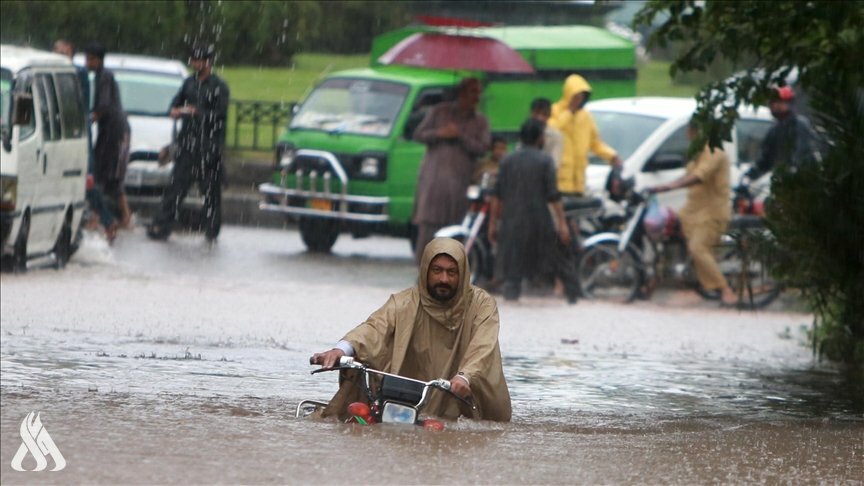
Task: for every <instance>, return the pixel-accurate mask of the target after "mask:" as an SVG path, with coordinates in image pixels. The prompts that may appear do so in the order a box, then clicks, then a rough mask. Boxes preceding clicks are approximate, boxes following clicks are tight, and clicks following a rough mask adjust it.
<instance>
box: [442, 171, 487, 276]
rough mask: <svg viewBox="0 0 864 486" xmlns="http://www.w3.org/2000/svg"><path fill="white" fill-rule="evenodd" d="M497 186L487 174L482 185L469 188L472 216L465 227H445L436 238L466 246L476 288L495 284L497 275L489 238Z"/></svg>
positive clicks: (464, 219) (465, 220)
mask: <svg viewBox="0 0 864 486" xmlns="http://www.w3.org/2000/svg"><path fill="white" fill-rule="evenodd" d="M493 184H494V181H493V180H492V177H491V176H490V175H489V174H488V173H487V174H483V178H482V179H481V181H480V184H479V185H471V186H468V191H467V194H466V196H467V197H468V201H469V205H468V212H467V213H466V214H465V217H464V218H462V223H460V224H458V225H452V226H445V227H443V228H441V229H440V230H438V231H437V232H435V237H436V238H453V239H455V240H459V241H460V242H462V244H463V245H464V246H465V254H466V255H468V265H469V266H470V268H471V283H472V284H476V283H478V282H481V281H489V280H491V279H492V276H493V272H494V267H495V257H494V255H493V254H492V244H491V243H490V242H489V237H488V227H489V225H488V221H489V211H490V210H491V206H492V204H491V202H490V193H491V191H492V187H493Z"/></svg>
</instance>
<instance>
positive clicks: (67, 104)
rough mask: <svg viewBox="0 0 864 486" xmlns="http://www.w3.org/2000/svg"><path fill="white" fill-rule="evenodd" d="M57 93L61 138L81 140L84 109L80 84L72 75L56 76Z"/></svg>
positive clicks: (62, 74)
mask: <svg viewBox="0 0 864 486" xmlns="http://www.w3.org/2000/svg"><path fill="white" fill-rule="evenodd" d="M55 84H56V87H57V93H59V95H60V118H61V121H62V123H63V138H81V137H82V136H83V135H84V109H83V102H84V101H83V100H82V98H81V84H80V83H79V82H78V78H77V76H75V75H74V74H72V73H60V74H58V75H57V76H56V83H55Z"/></svg>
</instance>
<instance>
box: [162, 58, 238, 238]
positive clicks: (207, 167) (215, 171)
mask: <svg viewBox="0 0 864 486" xmlns="http://www.w3.org/2000/svg"><path fill="white" fill-rule="evenodd" d="M213 57H214V49H213V46H212V45H210V46H206V47H205V46H198V47H195V48H194V49H193V51H192V56H191V57H190V60H189V64H190V66H192V69H193V70H194V71H195V74H193V75H192V76H190V77H188V78H186V80H185V81H184V82H183V85H182V86H181V87H180V92H179V93H177V96H175V97H174V100H173V101H172V102H171V118H174V119H175V120H176V119H178V118H180V119H182V120H183V126H182V128H181V129H180V133H179V135H178V136H177V140H175V142H174V143H175V145H176V156H175V160H174V172H173V173H172V177H171V184H170V185H169V186H168V188H167V189H166V190H165V194H164V195H163V196H162V206H161V208H160V210H159V213H158V214H157V215H156V217H155V218H154V220H153V224H151V225H150V227H149V228H148V230H147V235H148V236H149V237H150V238H152V239H156V240H166V239H168V237H169V236H170V235H171V230H172V227H173V223H174V220H175V219H176V216H177V213H178V210H179V208H180V205H181V204H182V203H183V199H184V198H185V197H186V194H187V192H188V191H189V186H190V185H192V182H195V181H197V182H198V185H199V188H200V190H201V193H202V195H203V196H204V208H203V219H204V234H205V237H206V238H207V241H208V242H210V243H213V242H214V241H215V240H216V238H217V237H218V236H219V228H220V226H221V223H222V208H221V206H222V177H223V170H224V169H223V167H222V152H223V149H224V146H225V123H226V120H227V117H228V98H229V96H230V93H229V91H228V85H227V84H225V82H224V81H223V80H221V79H220V78H219V77H218V76H216V75H215V74H213V72H212V71H213Z"/></svg>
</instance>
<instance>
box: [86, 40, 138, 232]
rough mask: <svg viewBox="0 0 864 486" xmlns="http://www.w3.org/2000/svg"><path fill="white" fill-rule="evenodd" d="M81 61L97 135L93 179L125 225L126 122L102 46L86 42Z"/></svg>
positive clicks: (128, 215)
mask: <svg viewBox="0 0 864 486" xmlns="http://www.w3.org/2000/svg"><path fill="white" fill-rule="evenodd" d="M84 55H85V63H86V65H87V69H88V70H89V71H93V73H94V76H93V85H94V90H93V108H92V110H91V111H90V118H91V119H92V120H93V121H94V122H96V126H97V128H98V134H97V135H96V143H94V144H93V178H94V179H95V182H96V184H98V185H99V187H101V188H102V191H103V192H104V194H105V195H107V196H108V197H110V198H111V199H113V200H114V202H115V203H116V204H117V207H118V209H119V210H120V219H121V223H120V225H121V226H122V227H124V228H128V227H129V226H130V225H131V221H132V212H131V211H130V210H129V204H128V202H127V201H126V190H125V187H124V179H125V178H126V166H127V164H128V163H129V122H128V120H127V119H126V113H125V112H124V111H123V103H122V101H121V100H120V88H119V87H118V86H117V81H115V80H114V73H112V72H111V71H110V70H108V69H105V48H104V47H102V46H101V45H99V44H90V45H88V46H87V47H86V48H85V49H84Z"/></svg>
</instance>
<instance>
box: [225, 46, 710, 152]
mask: <svg viewBox="0 0 864 486" xmlns="http://www.w3.org/2000/svg"><path fill="white" fill-rule="evenodd" d="M368 64H369V56H368V55H365V54H364V55H353V56H340V55H331V54H298V55H297V56H295V58H294V65H293V66H291V67H284V68H273V67H260V66H226V67H219V68H217V73H218V74H219V76H221V77H222V78H223V79H225V81H226V82H227V83H228V86H229V87H230V88H231V99H232V100H258V101H268V102H279V103H285V104H287V103H290V102H292V101H299V100H302V99H303V98H304V97H305V96H306V95H307V94H308V92H309V91H310V90H311V89H312V87H313V86H315V84H316V83H317V82H318V81H320V80H321V79H322V78H324V76H326V75H327V74H328V73H330V72H333V71H339V70H342V69H351V68H358V67H365V66H367V65H368ZM562 82H563V79H562ZM697 88H698V86H696V85H695V84H676V83H673V82H672V80H671V79H670V78H669V63H668V62H664V61H650V62H648V63H645V64H642V65H640V66H639V67H638V75H637V81H636V94H637V95H639V96H683V97H690V96H693V95H694V94H695V93H696V90H697ZM233 110H234V106H233V105H232V106H231V112H230V113H229V118H228V119H229V120H230V121H229V126H228V140H227V142H228V146H229V147H231V146H234V140H235V127H234V126H233V120H234V119H235V118H234V113H233ZM282 130H283V127H281V126H277V127H276V136H275V138H277V139H278V137H279V136H280V134H281V132H282ZM236 138H237V140H238V141H239V142H240V144H241V145H243V146H251V145H252V141H253V138H254V136H253V127H252V125H251V124H241V125H240V126H239V127H237V130H236ZM275 143H276V140H274V136H273V130H272V125H270V124H262V125H259V128H258V140H257V144H258V147H259V148H260V150H258V151H254V150H252V151H245V152H243V156H244V158H262V159H266V160H269V159H270V158H272V147H273V146H274V145H275ZM233 152H234V153H235V154H239V152H238V151H236V150H235V151H233Z"/></svg>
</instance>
